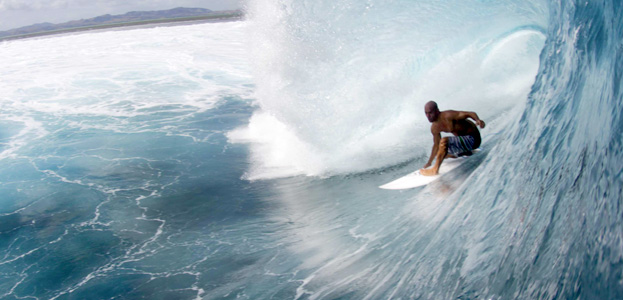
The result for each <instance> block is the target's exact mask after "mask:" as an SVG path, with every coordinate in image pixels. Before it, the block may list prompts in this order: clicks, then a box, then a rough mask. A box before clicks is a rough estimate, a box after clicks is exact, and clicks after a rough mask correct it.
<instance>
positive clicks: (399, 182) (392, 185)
mask: <svg viewBox="0 0 623 300" xmlns="http://www.w3.org/2000/svg"><path fill="white" fill-rule="evenodd" d="M478 151H479V149H476V150H474V154H473V155H471V156H461V157H457V158H446V159H444V160H443V163H442V164H441V167H439V174H437V175H435V176H424V175H422V174H420V170H417V171H415V172H412V173H409V174H407V175H405V176H403V177H400V178H398V179H396V180H394V181H392V182H389V183H386V184H384V185H381V186H379V188H382V189H386V190H404V189H411V188H415V187H418V186H423V185H427V184H429V183H431V182H433V181H435V180H437V179H438V178H439V177H441V176H442V175H443V174H446V173H448V172H450V171H452V169H454V168H456V167H458V166H460V165H461V164H462V163H463V162H465V161H466V160H468V159H469V158H470V157H473V156H474V155H476V154H477V153H478Z"/></svg>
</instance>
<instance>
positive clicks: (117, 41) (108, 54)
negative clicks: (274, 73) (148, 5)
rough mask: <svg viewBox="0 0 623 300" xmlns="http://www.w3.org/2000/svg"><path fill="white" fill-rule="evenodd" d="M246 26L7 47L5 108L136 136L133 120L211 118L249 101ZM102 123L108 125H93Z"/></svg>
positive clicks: (8, 112) (2, 73) (0, 49)
mask: <svg viewBox="0 0 623 300" xmlns="http://www.w3.org/2000/svg"><path fill="white" fill-rule="evenodd" d="M246 27H247V25H246V23H245V22H226V23H210V24H199V25H189V26H172V27H155V28H147V29H145V28H143V29H131V30H121V31H107V32H96V33H88V34H85V33H78V34H72V35H64V36H52V37H46V38H39V39H27V40H16V41H11V42H5V43H2V44H0V63H1V64H2V66H3V68H2V69H1V70H0V81H1V82H2V85H0V95H1V96H0V107H1V109H2V112H3V114H4V115H5V116H15V115H19V114H28V115H30V114H38V113H39V114H40V113H43V114H47V115H52V116H57V117H59V120H60V119H61V117H62V119H64V120H66V121H67V122H69V123H68V124H65V125H70V126H87V127H88V126H98V127H107V128H113V129H117V130H120V129H122V128H125V129H126V130H128V129H130V128H128V127H127V125H128V124H127V122H124V118H128V117H135V116H148V115H150V114H153V113H156V112H178V113H181V114H187V115H190V114H193V113H195V112H201V111H205V110H208V109H211V108H212V107H213V106H214V104H215V103H216V102H218V101H220V100H222V97H224V96H227V95H238V96H241V95H242V96H244V95H248V94H249V88H248V85H249V83H250V82H251V79H250V78H251V77H250V73H249V70H248V61H247V57H248V55H247V54H246V49H247V48H246V47H245V46H244V44H243V41H244V35H245V32H246ZM74 117H77V118H74ZM96 118H105V120H106V121H105V122H101V121H102V120H103V119H97V120H98V121H97V122H89V120H90V119H96ZM72 124H73V125H72Z"/></svg>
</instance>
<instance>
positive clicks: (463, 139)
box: [420, 101, 485, 176]
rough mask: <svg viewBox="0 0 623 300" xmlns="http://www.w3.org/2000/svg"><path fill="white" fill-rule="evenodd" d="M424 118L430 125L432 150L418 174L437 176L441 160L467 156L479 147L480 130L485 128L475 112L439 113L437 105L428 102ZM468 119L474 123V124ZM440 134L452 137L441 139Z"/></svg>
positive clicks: (447, 111) (453, 111)
mask: <svg viewBox="0 0 623 300" xmlns="http://www.w3.org/2000/svg"><path fill="white" fill-rule="evenodd" d="M424 112H425V113H426V118H428V121H430V122H431V123H432V124H431V128H430V131H431V134H432V135H433V149H432V151H431V155H430V158H429V159H428V162H427V163H426V165H424V168H423V169H420V173H421V174H422V175H425V176H432V175H437V174H438V173H439V167H440V166H441V163H442V162H443V160H444V159H445V158H446V157H448V156H450V157H456V156H460V155H469V154H471V150H473V149H476V148H478V147H480V143H481V137H480V131H478V128H477V127H476V125H478V126H480V128H485V122H484V121H482V120H480V118H478V115H477V114H476V113H475V112H469V111H455V110H446V111H439V108H438V107H437V103H435V102H434V101H430V102H428V103H426V106H425V107H424ZM468 118H471V119H473V120H474V121H476V124H474V123H473V122H472V121H470V120H468ZM442 132H450V133H452V134H453V135H454V136H453V137H445V138H442V137H441V133H442ZM435 159H437V161H436V162H435V165H434V166H433V167H432V168H430V169H426V168H428V167H430V166H431V164H432V162H433V160H435Z"/></svg>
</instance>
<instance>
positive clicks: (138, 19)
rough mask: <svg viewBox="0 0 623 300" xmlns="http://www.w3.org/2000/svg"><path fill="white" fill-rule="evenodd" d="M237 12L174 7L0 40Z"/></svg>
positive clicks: (24, 30) (23, 31)
mask: <svg viewBox="0 0 623 300" xmlns="http://www.w3.org/2000/svg"><path fill="white" fill-rule="evenodd" d="M240 15H241V13H240V12H239V11H216V12H215V11H212V10H209V9H205V8H185V7H178V8H174V9H169V10H159V11H132V12H129V13H126V14H123V15H102V16H98V17H95V18H91V19H81V20H76V21H69V22H65V23H60V24H52V23H39V24H34V25H30V26H24V27H20V28H15V29H11V30H7V31H0V39H9V38H19V37H29V36H37V35H45V34H49V33H62V32H68V31H75V29H80V28H85V29H91V28H95V29H96V28H99V27H102V28H107V27H117V26H124V25H134V24H147V23H158V22H159V21H162V22H172V21H178V20H179V21H185V20H199V19H210V18H219V17H239V16H240Z"/></svg>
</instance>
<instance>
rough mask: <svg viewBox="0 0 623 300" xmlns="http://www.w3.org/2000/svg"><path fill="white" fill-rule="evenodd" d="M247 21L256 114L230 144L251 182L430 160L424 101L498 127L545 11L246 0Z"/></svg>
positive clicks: (531, 72) (519, 88)
mask: <svg viewBox="0 0 623 300" xmlns="http://www.w3.org/2000/svg"><path fill="white" fill-rule="evenodd" d="M249 19H250V23H251V24H252V26H251V31H252V36H251V37H252V50H253V52H252V57H253V58H254V61H255V64H254V66H255V67H254V75H255V78H256V82H257V91H256V93H257V98H258V104H259V106H260V108H261V110H260V111H258V112H257V113H256V114H255V115H254V116H253V118H252V119H251V124H250V126H249V129H248V131H247V132H245V131H244V130H241V131H239V132H236V133H234V134H233V135H230V137H231V138H232V140H233V141H236V140H247V141H248V140H251V141H254V143H252V144H251V147H252V151H253V161H254V164H255V167H254V169H252V170H251V171H250V172H249V173H248V177H249V178H252V179H253V178H271V177H279V176H288V175H295V174H305V175H323V176H326V175H331V174H340V173H350V172H360V171H365V170H369V169H374V168H379V167H386V166H388V165H392V164H396V163H400V162H404V161H406V160H409V159H413V158H414V157H421V156H424V155H428V154H429V153H427V152H428V151H430V150H429V149H430V145H431V142H430V133H429V130H428V124H427V123H428V122H427V121H426V119H425V118H424V114H423V105H424V103H426V102H427V101H429V100H436V101H437V102H438V103H439V105H440V107H441V109H442V110H443V109H457V110H471V111H476V112H478V113H479V114H480V116H481V118H483V119H484V120H487V121H493V122H492V123H491V124H495V121H496V119H497V118H499V117H500V115H504V114H506V113H508V112H509V110H510V109H511V108H513V107H515V106H517V105H518V104H522V103H524V102H525V99H526V97H527V94H528V92H529V90H530V86H531V84H532V83H533V82H534V78H535V76H536V71H537V68H538V65H539V53H540V51H541V48H542V46H543V43H544V40H545V35H544V32H545V28H546V26H547V25H546V23H547V8H546V7H543V4H542V3H538V2H517V3H515V2H503V3H498V2H496V3H494V4H492V3H483V2H481V1H467V2H465V1H455V2H451V3H445V2H444V3H443V4H439V3H434V4H433V3H426V2H419V3H413V2H410V1H393V2H391V3H380V2H374V1H342V2H340V3H339V4H336V3H334V2H333V1H253V2H251V3H250V7H249ZM276 128H279V129H276ZM497 129H499V127H498V126H493V127H490V128H488V129H487V130H486V131H496V130H497Z"/></svg>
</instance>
